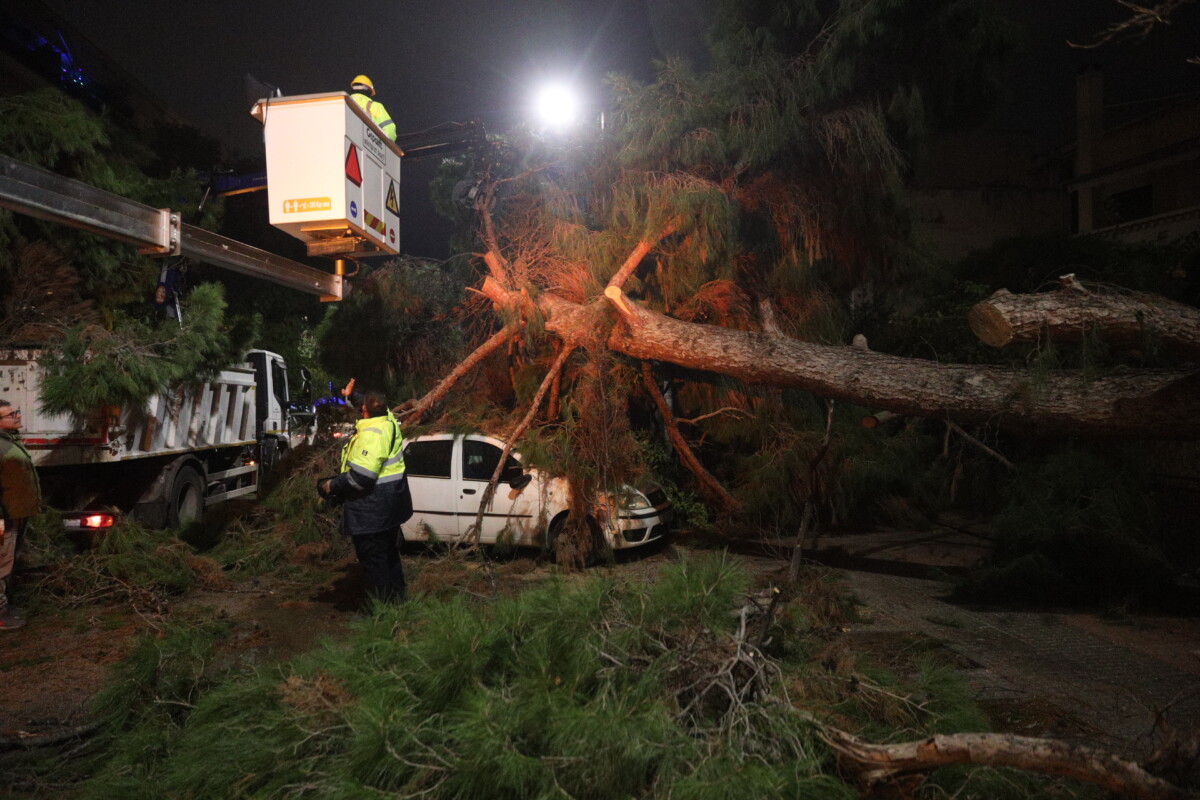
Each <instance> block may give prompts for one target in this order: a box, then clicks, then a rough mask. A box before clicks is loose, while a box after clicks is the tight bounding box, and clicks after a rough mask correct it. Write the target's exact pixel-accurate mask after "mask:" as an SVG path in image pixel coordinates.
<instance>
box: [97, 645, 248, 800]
mask: <svg viewBox="0 0 1200 800" xmlns="http://www.w3.org/2000/svg"><path fill="white" fill-rule="evenodd" d="M223 630H224V629H223V627H222V626H220V625H218V624H213V623H210V624H206V625H200V626H194V625H178V626H169V627H167V628H165V629H164V630H163V631H162V635H161V636H146V637H144V638H143V639H142V640H141V641H140V642H139V644H138V646H137V647H136V648H135V650H134V651H133V653H132V654H130V655H129V656H128V657H126V658H125V659H124V660H123V661H122V662H121V663H120V665H118V667H117V669H116V671H115V674H114V678H113V681H112V683H111V684H109V687H108V688H107V689H105V690H104V691H103V692H101V694H99V695H98V696H97V697H96V699H95V700H94V701H93V704H92V713H93V714H94V715H95V717H96V718H97V719H98V720H100V721H101V722H102V724H103V728H102V731H101V734H100V747H99V752H98V753H95V755H94V756H93V757H92V758H89V759H87V760H88V762H89V763H91V764H93V765H94V769H95V772H94V773H93V774H94V777H92V778H91V779H90V780H89V781H88V782H87V783H86V784H85V785H84V787H83V793H82V796H83V797H85V798H115V797H130V798H135V797H136V798H142V797H145V798H149V797H151V796H152V795H151V794H150V790H149V788H148V787H147V785H146V780H147V779H148V778H149V777H150V775H151V774H152V768H153V766H154V765H155V763H156V762H157V761H158V760H159V759H162V758H164V757H166V756H167V755H168V754H169V753H170V752H171V751H172V749H173V746H174V745H175V744H176V743H177V742H178V741H179V738H180V735H181V733H182V727H183V725H184V724H185V723H186V722H187V720H188V717H189V714H190V712H191V709H192V707H193V705H194V704H195V702H196V700H197V699H198V698H199V697H200V696H201V694H202V693H203V692H204V691H206V690H207V689H210V688H211V687H212V686H213V685H214V684H215V682H216V680H217V675H216V674H215V671H214V670H212V669H211V667H212V662H213V658H214V646H215V644H216V641H217V640H218V638H219V637H220V636H221V635H222V633H223Z"/></svg>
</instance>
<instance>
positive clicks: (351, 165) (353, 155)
mask: <svg viewBox="0 0 1200 800" xmlns="http://www.w3.org/2000/svg"><path fill="white" fill-rule="evenodd" d="M346 178H347V179H348V180H349V181H350V182H351V183H353V184H354V185H355V186H362V169H361V168H360V167H359V166H358V147H356V146H355V144H354V142H351V143H350V152H348V153H346Z"/></svg>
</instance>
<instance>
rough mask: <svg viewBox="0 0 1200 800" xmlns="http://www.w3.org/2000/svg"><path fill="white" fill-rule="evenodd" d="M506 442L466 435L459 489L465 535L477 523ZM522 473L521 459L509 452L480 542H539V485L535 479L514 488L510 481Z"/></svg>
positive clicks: (485, 519)
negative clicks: (489, 483) (482, 503)
mask: <svg viewBox="0 0 1200 800" xmlns="http://www.w3.org/2000/svg"><path fill="white" fill-rule="evenodd" d="M502 448H503V443H502V442H500V441H499V440H497V439H492V438H491V437H487V436H464V437H463V439H462V451H461V460H460V462H459V468H460V474H461V476H462V481H461V483H460V487H459V488H460V493H459V509H458V510H459V523H458V524H459V529H460V530H461V531H462V532H463V535H466V532H467V530H468V529H469V528H470V527H471V526H472V525H474V524H475V517H476V515H477V514H478V512H479V502H480V500H482V499H483V493H484V491H485V490H486V489H487V484H488V481H489V480H491V478H492V474H493V473H494V472H495V470H496V464H498V463H499V462H500V454H501V452H503V449H502ZM521 474H523V470H522V468H521V463H520V462H519V461H518V460H517V459H516V458H515V457H514V456H513V455H512V454H510V455H509V456H508V458H506V459H505V465H504V473H503V474H502V476H501V480H500V482H499V483H498V484H496V493H495V494H494V495H493V496H492V500H491V502H490V503H488V506H487V508H486V509H485V510H484V515H483V522H482V526H481V528H482V529H481V531H480V534H479V540H480V541H481V542H486V543H493V542H496V541H500V540H501V539H504V540H506V541H509V542H511V543H512V544H521V545H537V544H540V541H539V539H538V537H537V535H536V534H537V527H538V524H539V511H540V507H541V504H540V502H539V492H538V490H537V488H535V487H538V485H539V482H538V480H536V475H535V476H534V478H535V479H534V480H532V481H531V482H530V483H529V484H528V485H527V486H524V487H522V488H520V489H514V488H512V487H511V486H509V484H508V482H509V481H510V480H511V479H512V478H514V477H517V476H519V475H521Z"/></svg>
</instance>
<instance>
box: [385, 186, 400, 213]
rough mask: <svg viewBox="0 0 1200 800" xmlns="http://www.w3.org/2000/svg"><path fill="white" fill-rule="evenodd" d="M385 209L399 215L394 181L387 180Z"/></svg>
mask: <svg viewBox="0 0 1200 800" xmlns="http://www.w3.org/2000/svg"><path fill="white" fill-rule="evenodd" d="M386 205H387V210H388V211H390V212H392V213H393V214H395V215H396V216H397V217H398V216H400V203H398V202H397V201H396V182H395V181H388V196H387V203H386Z"/></svg>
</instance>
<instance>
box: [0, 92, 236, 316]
mask: <svg viewBox="0 0 1200 800" xmlns="http://www.w3.org/2000/svg"><path fill="white" fill-rule="evenodd" d="M0 151H3V152H4V153H6V154H8V155H11V156H13V157H14V158H17V159H19V160H21V161H25V162H27V163H31V164H34V165H36V166H40V167H43V168H45V169H48V170H50V171H52V172H55V173H58V174H59V175H63V176H64V177H68V178H74V179H76V180H80V181H83V182H84V183H87V184H90V185H92V186H95V187H97V188H100V189H104V190H105V191H109V192H113V193H114V194H118V195H121V196H122V197H128V198H130V199H131V200H136V201H138V202H141V203H145V204H146V205H149V206H152V207H154V208H164V207H169V208H173V209H176V210H182V211H183V212H184V213H185V217H186V219H185V221H187V222H190V223H193V224H198V225H201V226H203V227H210V228H211V227H213V226H215V225H216V224H217V221H218V220H219V216H220V208H221V206H220V204H219V203H216V204H211V203H210V204H209V205H208V206H207V210H206V211H205V212H204V214H202V215H198V216H197V215H195V214H193V213H189V212H190V211H191V209H194V208H196V207H197V206H198V203H199V199H200V187H199V183H198V181H196V179H195V175H194V173H193V172H192V171H190V170H188V169H183V168H180V167H178V166H173V167H171V168H167V165H166V164H164V163H163V162H162V161H161V159H158V158H157V156H156V154H155V150H154V149H153V148H152V146H151V145H150V144H149V143H148V140H147V139H146V138H145V133H144V132H132V131H118V130H115V129H114V128H113V127H112V125H111V123H110V122H109V120H108V119H106V118H104V117H101V116H96V115H94V114H92V113H90V112H89V111H87V110H86V109H85V108H84V107H83V106H82V105H81V104H79V103H78V102H76V101H74V100H72V99H69V98H68V97H67V96H66V95H64V94H62V93H61V92H59V91H58V90H56V89H40V90H37V91H34V92H30V93H29V94H24V95H14V96H10V97H5V98H3V100H0ZM188 166H191V167H196V166H200V167H204V168H208V167H210V166H211V163H205V164H199V165H197V164H191V165H188ZM152 173H153V175H154V176H153V177H152V176H151V174H152ZM19 238H25V239H30V240H46V241H50V242H52V243H54V244H55V246H56V247H58V248H59V249H60V250H61V251H62V252H63V253H64V254H66V255H67V256H68V257H69V259H70V261H71V264H72V266H73V267H74V268H75V270H76V271H77V272H78V273H79V275H80V277H81V279H82V288H83V290H84V292H85V293H87V294H88V296H92V297H97V298H99V299H100V303H101V305H102V306H103V307H105V308H107V307H110V306H117V305H121V304H125V303H129V302H131V301H134V300H136V299H139V298H145V297H147V296H149V294H150V293H151V291H152V290H153V287H154V282H155V278H156V276H157V274H158V269H159V266H160V264H159V262H158V261H157V260H155V259H151V258H147V257H141V256H137V255H136V253H135V252H134V250H133V248H132V247H130V246H129V245H127V244H122V243H118V242H115V241H113V240H111V239H106V238H102V237H99V236H95V235H92V234H87V233H83V232H81V231H77V230H74V229H71V228H66V227H63V226H62V225H59V224H57V223H49V222H42V221H39V220H34V219H31V218H28V217H22V216H16V215H12V214H10V213H9V212H7V211H5V212H0V283H3V282H6V279H8V278H10V277H11V273H12V268H13V262H12V251H13V247H12V245H13V244H14V243H15V242H16V241H17V240H18V239H19Z"/></svg>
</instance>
